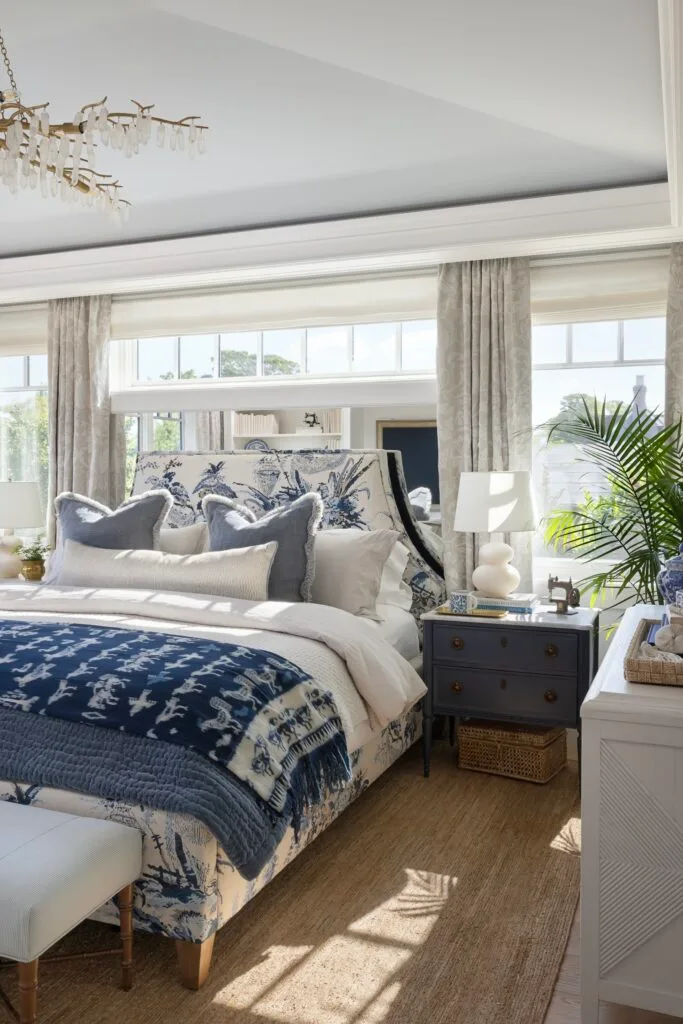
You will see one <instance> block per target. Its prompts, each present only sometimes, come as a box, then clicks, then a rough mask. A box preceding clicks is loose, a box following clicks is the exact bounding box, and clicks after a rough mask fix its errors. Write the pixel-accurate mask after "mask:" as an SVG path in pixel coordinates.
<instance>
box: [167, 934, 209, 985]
mask: <svg viewBox="0 0 683 1024" xmlns="http://www.w3.org/2000/svg"><path fill="white" fill-rule="evenodd" d="M215 938H216V936H215V934H214V935H212V936H211V938H210V939H205V940H204V942H185V941H182V940H181V939H176V944H175V946H176V952H177V954H178V967H179V968H180V980H181V981H182V983H183V985H184V986H185V988H191V989H193V990H194V991H195V992H196V991H197V989H200V988H201V987H202V985H203V984H204V982H205V981H206V979H207V978H208V976H209V968H210V967H211V955H212V953H213V943H214V939H215Z"/></svg>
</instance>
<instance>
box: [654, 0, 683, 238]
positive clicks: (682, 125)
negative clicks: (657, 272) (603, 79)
mask: <svg viewBox="0 0 683 1024" xmlns="http://www.w3.org/2000/svg"><path fill="white" fill-rule="evenodd" d="M658 6H659V54H660V64H661V75H662V102H663V109H664V141H665V145H666V167H667V176H668V179H669V198H670V202H671V223H672V224H673V226H674V227H680V226H681V225H682V224H683V0H658Z"/></svg>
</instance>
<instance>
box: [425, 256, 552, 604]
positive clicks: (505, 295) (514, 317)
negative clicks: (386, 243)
mask: <svg viewBox="0 0 683 1024" xmlns="http://www.w3.org/2000/svg"><path fill="white" fill-rule="evenodd" d="M437 330H438V346H437V361H436V365H437V374H436V380H437V424H438V433H439V487H440V491H441V515H442V534H443V539H444V562H445V568H446V581H447V584H448V587H449V589H457V590H460V589H466V588H468V587H470V586H471V581H472V570H473V568H474V567H475V565H476V557H477V538H476V536H475V535H474V534H462V533H455V531H454V530H453V519H454V516H455V504H456V500H457V497H458V481H459V479H460V473H462V472H466V471H470V472H471V471H481V470H528V469H530V468H531V317H530V311H529V261H528V259H522V258H518V259H499V260H481V261H471V262H465V263H446V264H443V265H442V266H441V267H440V268H439V279H438V297H437ZM506 539H508V540H509V542H510V543H511V544H512V546H513V547H514V548H515V558H514V564H515V565H516V567H517V569H518V570H519V572H520V573H521V576H522V580H521V584H520V586H521V589H522V590H525V591H526V590H530V589H531V575H532V574H531V537H530V536H529V535H527V534H513V535H512V537H511V538H506Z"/></svg>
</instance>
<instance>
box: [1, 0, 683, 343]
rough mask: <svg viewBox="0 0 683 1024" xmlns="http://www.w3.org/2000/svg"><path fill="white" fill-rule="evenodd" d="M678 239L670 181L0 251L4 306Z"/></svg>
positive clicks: (681, 231) (680, 231) (628, 246)
mask: <svg viewBox="0 0 683 1024" xmlns="http://www.w3.org/2000/svg"><path fill="white" fill-rule="evenodd" d="M676 2H679V0H676ZM681 2H683V0H681ZM682 239H683V229H682V228H681V227H680V226H676V227H672V224H671V214H670V205H669V190H668V187H667V185H666V184H659V185H638V186H630V187H625V188H613V189H600V190H595V191H591V192H573V193H565V194H561V195H550V196H539V197H536V198H532V199H515V200H508V201H501V202H494V203H477V204H472V205H469V206H449V207H442V208H439V209H432V210H419V211H412V212H408V213H395V214H382V215H377V216H372V217H355V218H349V219H347V220H334V221H321V222H315V223H305V224H293V225H286V226H283V227H273V228H258V229H254V230H248V231H233V232H223V233H217V234H212V235H196V236H193V237H190V238H176V239H167V240H164V241H156V242H137V243H131V244H128V245H115V246H109V247H103V248H97V249H80V250H73V251H68V252H59V253H47V254H42V255H36V256H18V257H7V258H5V259H0V305H3V304H4V305H7V304H11V303H17V302H32V301H43V300H45V299H49V298H59V297H62V296H69V295H94V294H97V293H107V294H113V295H121V294H130V293H134V292H145V291H159V290H164V289H168V290H171V289H179V288H198V287H215V286H242V287H244V286H246V285H250V284H251V285H254V284H255V285H259V286H260V285H263V284H267V283H269V282H273V281H284V280H295V279H302V278H315V277H326V276H335V275H337V276H338V275H341V274H352V273H358V274H367V273H377V272H382V271H395V270H408V269H416V268H421V267H434V266H437V265H438V264H439V263H444V262H449V261H455V260H467V259H491V258H494V257H502V256H546V255H557V254H560V255H562V254H572V253H582V252H586V253H589V252H599V251H614V250H619V249H634V248H641V249H642V248H645V247H648V246H650V247H651V246H657V245H667V244H670V243H671V242H673V241H679V240H682ZM0 340H1V339H0Z"/></svg>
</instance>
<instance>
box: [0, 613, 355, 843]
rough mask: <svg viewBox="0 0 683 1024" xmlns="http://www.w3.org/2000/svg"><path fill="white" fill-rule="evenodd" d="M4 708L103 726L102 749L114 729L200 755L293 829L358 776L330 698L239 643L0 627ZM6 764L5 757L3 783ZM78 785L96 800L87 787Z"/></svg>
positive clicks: (31, 625)
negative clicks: (325, 793)
mask: <svg viewBox="0 0 683 1024" xmlns="http://www.w3.org/2000/svg"><path fill="white" fill-rule="evenodd" d="M0 709H5V710H8V711H20V712H28V713H32V714H35V715H40V716H41V718H42V719H55V720H60V722H62V723H64V722H70V723H77V724H78V725H79V726H81V728H82V727H86V728H92V727H97V728H98V730H102V733H101V734H100V736H101V738H102V740H103V741H104V737H105V735H106V731H107V730H115V731H116V732H118V733H124V734H126V735H127V736H135V737H139V738H144V739H145V740H156V741H163V743H166V744H172V745H173V746H177V747H181V748H183V749H184V750H186V751H189V752H192V753H193V754H200V755H202V756H203V757H204V758H208V759H209V760H210V761H211V762H213V763H214V764H215V765H217V766H219V767H220V768H221V769H223V770H227V771H228V772H230V773H231V774H232V775H234V776H236V777H237V778H238V779H241V780H242V782H243V783H244V784H246V786H247V787H248V788H249V789H250V790H251V792H252V794H253V798H254V799H257V800H260V801H263V802H264V803H265V804H266V805H267V807H268V809H269V813H270V814H271V816H272V817H273V820H274V821H275V820H276V819H278V818H284V819H286V820H287V821H289V820H293V822H294V824H295V827H297V826H298V822H299V820H300V817H301V814H302V813H303V811H304V809H305V808H306V807H307V806H309V805H311V804H314V803H315V802H316V801H317V800H319V799H320V797H321V794H322V792H323V791H324V790H325V789H335V788H339V787H340V786H342V785H343V784H344V783H345V782H347V781H348V780H349V779H350V777H351V767H350V761H349V757H348V752H347V747H346V740H345V737H344V733H343V730H342V725H341V720H340V718H339V714H338V711H337V708H336V706H335V703H334V700H333V698H332V695H331V694H330V693H328V692H327V691H325V690H323V689H321V688H320V687H319V686H317V685H316V684H315V682H314V681H313V680H312V678H311V677H310V676H309V675H307V674H306V673H305V672H303V671H302V670H301V669H300V668H298V667H297V666H296V665H293V664H292V663H291V662H289V661H287V660H286V659H285V658H282V657H280V656H279V655H275V654H272V653H270V652H267V651H261V650H256V649H252V648H249V647H245V646H241V645H237V644H232V643H223V642H217V641H212V640H205V639H200V638H196V637H186V636H172V635H169V634H166V633H158V632H144V631H141V630H131V629H116V628H109V627H104V626H92V625H80V624H71V623H46V622H23V621H19V622H18V621H11V620H0ZM140 749H144V748H140ZM14 753H15V755H16V751H15V752H14ZM13 764H16V761H14V762H13ZM5 767H6V766H5V764H4V762H3V751H2V749H0V777H5V778H6V777H8V776H7V775H6V774H5V770H4V769H5ZM70 780H71V781H70V785H71V787H72V788H73V787H74V781H73V774H71V775H70ZM24 781H26V780H24ZM29 781H30V780H29ZM159 781H160V783H161V780H159ZM148 783H149V780H146V784H147V792H146V795H145V798H146V800H147V802H149V800H150V796H149V786H148ZM50 784H52V785H62V784H65V783H62V782H60V781H59V780H58V779H55V780H54V781H52V782H51V783H50ZM100 785H102V783H100ZM82 787H83V790H84V791H85V792H91V791H92V790H91V789H90V788H89V780H88V779H86V778H84V779H83V781H82ZM76 788H81V786H77V787H76ZM160 792H161V787H160ZM96 795H102V796H106V795H107V794H106V793H98V794H96ZM141 799H142V798H141ZM159 799H161V800H162V799H163V798H162V797H161V796H160V797H159ZM157 806H158V807H159V809H161V810H165V809H167V808H165V807H164V806H163V804H159V803H157ZM176 809H177V807H176ZM190 813H192V812H191V811H190ZM226 813H228V814H229V813H230V811H229V808H227V809H226ZM214 824H215V823H214ZM221 831H223V829H221ZM257 859H260V858H257Z"/></svg>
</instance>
